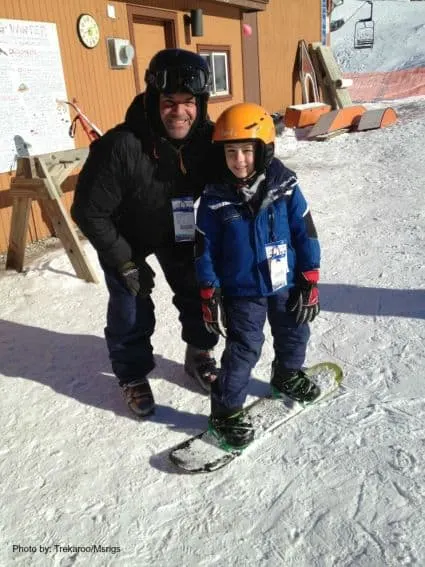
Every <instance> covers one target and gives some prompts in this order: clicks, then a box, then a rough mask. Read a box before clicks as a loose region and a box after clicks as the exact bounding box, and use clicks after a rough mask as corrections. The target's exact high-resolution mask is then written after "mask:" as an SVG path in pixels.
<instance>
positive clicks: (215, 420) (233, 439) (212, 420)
mask: <svg viewBox="0 0 425 567" xmlns="http://www.w3.org/2000/svg"><path fill="white" fill-rule="evenodd" d="M208 431H210V433H212V435H214V437H215V438H216V439H217V440H218V441H219V443H220V447H221V448H222V449H224V450H226V451H232V450H234V449H244V448H245V447H246V446H247V445H249V444H250V443H251V441H252V440H253V439H254V435H255V430H254V426H253V425H252V421H251V418H250V417H249V416H248V415H245V414H244V411H243V410H240V411H238V412H237V413H233V414H232V415H228V416H225V417H214V416H213V415H211V416H210V417H209V420H208Z"/></svg>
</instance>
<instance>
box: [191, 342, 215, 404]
mask: <svg viewBox="0 0 425 567" xmlns="http://www.w3.org/2000/svg"><path fill="white" fill-rule="evenodd" d="M184 369H185V370H186V372H187V373H188V374H189V376H192V378H196V380H197V381H198V382H199V385H200V386H201V388H202V389H203V390H205V392H208V393H209V392H210V391H211V382H214V380H216V379H217V375H218V369H217V364H216V360H215V358H214V357H213V356H212V351H211V350H204V349H200V348H197V347H194V346H192V345H187V347H186V356H185V362H184Z"/></svg>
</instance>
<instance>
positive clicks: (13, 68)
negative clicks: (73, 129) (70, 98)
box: [0, 18, 75, 172]
mask: <svg viewBox="0 0 425 567" xmlns="http://www.w3.org/2000/svg"><path fill="white" fill-rule="evenodd" d="M66 98H67V97H66V88H65V79H64V74H63V67H62V60H61V55H60V50H59V41H58V36H57V31H56V24H52V23H47V22H30V21H24V20H5V19H1V18H0V172H5V171H10V170H12V169H15V167H16V160H17V158H18V157H25V156H30V155H38V154H44V153H49V152H54V151H60V150H69V149H72V148H74V147H75V145H74V141H73V139H72V138H70V137H69V134H68V129H69V125H70V117H69V111H68V108H67V107H66V105H61V104H58V102H57V101H58V100H66Z"/></svg>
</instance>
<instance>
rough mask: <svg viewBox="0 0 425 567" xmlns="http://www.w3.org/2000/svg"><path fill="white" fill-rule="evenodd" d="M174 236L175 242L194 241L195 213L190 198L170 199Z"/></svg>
mask: <svg viewBox="0 0 425 567" xmlns="http://www.w3.org/2000/svg"><path fill="white" fill-rule="evenodd" d="M171 203H172V206H173V220H174V235H175V240H176V242H193V241H194V240H195V213H194V208H193V199H192V197H180V198H179V199H172V201H171Z"/></svg>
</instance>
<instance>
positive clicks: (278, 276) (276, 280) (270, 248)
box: [266, 240, 288, 291]
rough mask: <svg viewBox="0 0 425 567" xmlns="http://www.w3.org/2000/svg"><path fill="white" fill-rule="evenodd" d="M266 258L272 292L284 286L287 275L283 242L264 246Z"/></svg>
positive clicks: (284, 244)
mask: <svg viewBox="0 0 425 567" xmlns="http://www.w3.org/2000/svg"><path fill="white" fill-rule="evenodd" d="M266 257H267V262H268V264H269V272H270V279H271V282H272V288H273V291H276V290H277V289H280V288H281V287H284V286H286V283H287V273H288V258H287V245H286V242H283V240H279V241H278V242H272V243H270V244H266Z"/></svg>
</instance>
